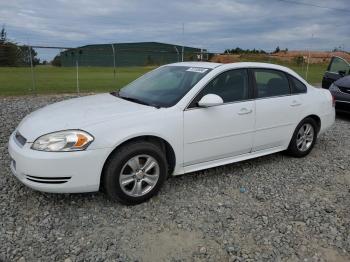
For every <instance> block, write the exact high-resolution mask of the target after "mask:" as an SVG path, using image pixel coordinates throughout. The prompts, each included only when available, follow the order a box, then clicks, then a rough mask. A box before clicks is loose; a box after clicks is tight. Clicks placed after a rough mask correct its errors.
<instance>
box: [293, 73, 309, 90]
mask: <svg viewBox="0 0 350 262" xmlns="http://www.w3.org/2000/svg"><path fill="white" fill-rule="evenodd" d="M290 78H291V80H292V93H293V94H300V93H306V90H307V88H306V85H304V84H303V83H302V82H301V81H299V80H298V79H296V78H295V77H292V76H291V77H290Z"/></svg>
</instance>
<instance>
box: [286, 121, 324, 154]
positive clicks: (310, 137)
mask: <svg viewBox="0 0 350 262" xmlns="http://www.w3.org/2000/svg"><path fill="white" fill-rule="evenodd" d="M317 130H318V129H317V124H316V121H315V120H313V119H312V118H309V117H307V118H305V119H304V120H302V121H301V122H300V123H299V125H298V126H297V127H296V129H295V131H294V134H293V137H292V139H291V141H290V144H289V147H288V149H287V153H288V154H289V155H291V156H294V157H304V156H306V155H308V154H309V153H310V152H311V150H312V148H313V147H314V145H315V143H316V139H317Z"/></svg>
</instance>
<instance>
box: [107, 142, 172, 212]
mask: <svg viewBox="0 0 350 262" xmlns="http://www.w3.org/2000/svg"><path fill="white" fill-rule="evenodd" d="M167 174H168V165H167V161H166V158H165V153H164V152H163V151H162V150H161V149H160V148H159V147H158V146H157V145H155V144H153V143H151V142H148V141H135V142H131V143H128V144H126V145H123V146H122V147H120V148H118V149H117V150H116V151H115V152H114V153H113V154H112V155H111V156H110V157H109V159H108V161H107V163H106V165H105V168H104V174H103V181H102V183H103V187H104V189H105V192H106V193H107V195H108V196H109V197H110V198H111V199H113V200H117V201H119V202H121V203H123V204H127V205H136V204H140V203H142V202H144V201H146V200H148V199H150V198H151V197H152V196H154V195H155V194H157V193H158V192H159V190H160V188H161V186H162V185H163V183H164V181H165V180H166V177H167Z"/></svg>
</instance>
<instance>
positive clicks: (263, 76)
mask: <svg viewBox="0 0 350 262" xmlns="http://www.w3.org/2000/svg"><path fill="white" fill-rule="evenodd" d="M253 72H254V77H255V82H256V88H257V97H258V98H263V97H271V96H283V95H288V94H290V88H289V82H288V79H287V77H286V75H285V74H284V73H282V72H279V71H276V70H271V69H254V70H253Z"/></svg>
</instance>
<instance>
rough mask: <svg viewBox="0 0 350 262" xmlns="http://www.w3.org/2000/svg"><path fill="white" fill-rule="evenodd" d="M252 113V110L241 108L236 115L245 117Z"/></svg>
mask: <svg viewBox="0 0 350 262" xmlns="http://www.w3.org/2000/svg"><path fill="white" fill-rule="evenodd" d="M252 112H253V110H252V109H250V110H248V109H247V108H245V107H243V108H241V110H239V112H238V114H239V115H247V114H250V113H252Z"/></svg>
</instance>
